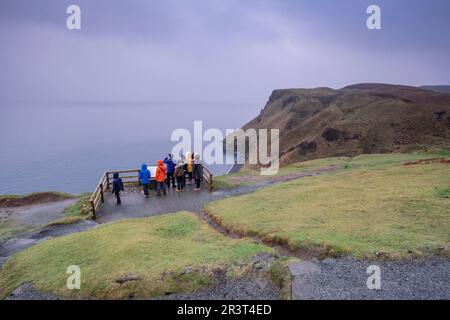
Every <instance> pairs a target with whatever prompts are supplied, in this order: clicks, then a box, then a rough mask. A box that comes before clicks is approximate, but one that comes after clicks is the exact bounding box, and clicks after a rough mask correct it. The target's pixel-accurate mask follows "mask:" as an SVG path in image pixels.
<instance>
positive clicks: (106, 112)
mask: <svg viewBox="0 0 450 320" xmlns="http://www.w3.org/2000/svg"><path fill="white" fill-rule="evenodd" d="M258 111H259V110H258V105H257V104H256V103H205V102H203V103H188V104H186V103H164V102H163V103H70V104H69V103H58V104H56V103H52V104H47V105H44V104H42V103H40V104H23V103H21V104H6V105H2V106H0V115H1V116H0V135H1V139H0V150H1V154H0V194H26V193H30V192H36V191H61V192H68V193H74V194H78V193H82V192H89V191H92V190H93V189H94V188H95V187H96V184H97V183H98V180H99V179H100V177H101V175H102V173H103V172H104V171H106V170H115V169H134V168H138V167H139V166H140V164H141V163H144V162H145V163H154V162H156V161H157V160H158V159H161V158H164V157H165V156H166V155H167V154H168V153H169V152H170V150H171V149H172V147H173V146H174V145H175V144H176V142H172V141H171V140H170V135H171V133H172V131H173V130H174V129H177V128H186V129H188V130H190V131H191V132H193V126H194V120H202V121H203V128H204V130H206V129H208V128H218V129H220V130H222V132H223V133H225V129H227V128H228V129H237V128H240V127H241V126H242V125H243V124H245V123H246V122H247V121H248V120H250V119H252V118H253V117H254V116H256V114H257V112H258ZM228 168H229V166H226V165H214V166H211V169H212V170H213V172H214V173H215V174H216V175H220V174H224V173H225V172H226V171H227V170H228Z"/></svg>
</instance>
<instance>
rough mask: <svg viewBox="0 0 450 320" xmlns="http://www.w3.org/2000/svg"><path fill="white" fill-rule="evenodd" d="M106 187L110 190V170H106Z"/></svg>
mask: <svg viewBox="0 0 450 320" xmlns="http://www.w3.org/2000/svg"><path fill="white" fill-rule="evenodd" d="M105 174H106V189H108V190H109V172H106V173H105Z"/></svg>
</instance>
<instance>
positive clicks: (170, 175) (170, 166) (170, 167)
mask: <svg viewBox="0 0 450 320" xmlns="http://www.w3.org/2000/svg"><path fill="white" fill-rule="evenodd" d="M164 164H165V165H166V167H167V179H166V181H167V188H170V182H171V181H172V188H176V185H175V175H174V174H175V163H174V162H173V159H172V155H171V154H169V156H168V157H167V158H165V159H164Z"/></svg>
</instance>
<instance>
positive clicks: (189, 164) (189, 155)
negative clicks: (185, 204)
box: [186, 152, 194, 184]
mask: <svg viewBox="0 0 450 320" xmlns="http://www.w3.org/2000/svg"><path fill="white" fill-rule="evenodd" d="M186 164H187V174H188V182H187V184H192V175H193V171H194V153H193V152H192V153H191V152H188V153H187V159H186Z"/></svg>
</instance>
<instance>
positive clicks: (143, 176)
mask: <svg viewBox="0 0 450 320" xmlns="http://www.w3.org/2000/svg"><path fill="white" fill-rule="evenodd" d="M150 178H151V174H150V170H148V168H147V165H146V164H145V163H144V164H142V166H141V171H139V182H140V183H141V185H142V188H143V189H144V195H145V197H146V198H148V197H149V193H148V185H149V183H150Z"/></svg>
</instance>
